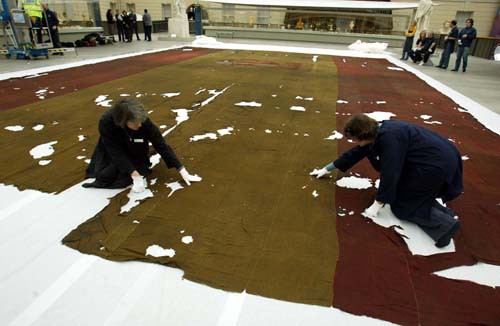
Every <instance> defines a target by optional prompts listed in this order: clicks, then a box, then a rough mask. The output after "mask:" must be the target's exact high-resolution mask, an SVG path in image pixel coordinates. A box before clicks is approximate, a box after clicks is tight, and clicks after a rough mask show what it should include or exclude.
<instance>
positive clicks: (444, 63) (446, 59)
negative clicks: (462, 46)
mask: <svg viewBox="0 0 500 326" xmlns="http://www.w3.org/2000/svg"><path fill="white" fill-rule="evenodd" d="M452 46H453V44H451V43H447V44H446V46H445V48H444V50H443V53H442V54H441V60H440V61H439V65H440V66H441V67H443V68H448V64H449V63H450V55H451V52H452V51H453V48H452Z"/></svg>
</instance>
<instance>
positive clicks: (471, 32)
mask: <svg viewBox="0 0 500 326" xmlns="http://www.w3.org/2000/svg"><path fill="white" fill-rule="evenodd" d="M465 25H466V27H465V28H464V29H462V30H461V31H460V32H459V33H458V49H457V60H456V61H455V68H454V69H452V70H451V71H455V72H456V71H458V69H459V68H460V63H461V61H462V58H463V66H462V71H463V72H466V71H467V62H468V60H467V59H468V58H469V52H470V47H471V45H472V41H474V39H475V38H476V36H477V32H476V29H475V28H474V27H472V26H473V25H474V20H473V19H472V18H469V19H467V20H466V21H465Z"/></svg>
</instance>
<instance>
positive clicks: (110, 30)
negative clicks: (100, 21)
mask: <svg viewBox="0 0 500 326" xmlns="http://www.w3.org/2000/svg"><path fill="white" fill-rule="evenodd" d="M106 21H107V22H108V34H109V35H115V17H113V12H112V11H111V9H108V11H106Z"/></svg>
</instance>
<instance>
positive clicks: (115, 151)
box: [83, 100, 201, 192]
mask: <svg viewBox="0 0 500 326" xmlns="http://www.w3.org/2000/svg"><path fill="white" fill-rule="evenodd" d="M149 143H151V144H152V145H153V147H154V149H155V150H156V151H157V152H158V154H160V156H161V157H162V159H163V160H164V161H165V163H166V164H167V168H172V167H175V168H176V169H177V170H178V171H179V173H180V174H181V176H182V178H183V179H184V181H185V182H186V184H188V185H190V184H191V182H198V181H201V178H200V177H198V176H197V175H190V174H189V173H188V172H187V170H186V168H185V167H184V166H183V165H182V164H181V163H180V161H179V159H178V158H177V156H176V155H175V153H174V151H173V149H172V148H171V147H170V146H169V145H168V144H167V143H166V142H165V139H164V138H163V136H162V134H161V133H160V131H159V129H158V128H157V127H156V125H155V124H154V123H153V122H152V121H151V120H150V119H149V118H148V115H147V112H146V109H145V108H144V106H143V105H142V104H141V103H139V102H138V101H136V100H121V101H119V102H117V103H116V104H115V105H114V106H113V108H112V109H110V110H108V111H106V112H105V113H104V114H103V115H102V117H101V119H100V120H99V141H98V143H97V146H96V148H95V150H94V153H93V154H92V159H91V161H90V164H89V166H88V168H87V170H86V177H87V178H95V181H94V182H91V183H85V184H83V186H84V187H86V188H91V187H93V188H108V189H116V188H124V187H127V186H129V185H130V184H133V187H132V190H133V191H134V192H142V191H144V190H145V186H146V184H145V179H144V177H145V176H148V175H150V174H151V172H152V171H151V162H150V159H149Z"/></svg>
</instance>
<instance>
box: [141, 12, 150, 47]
mask: <svg viewBox="0 0 500 326" xmlns="http://www.w3.org/2000/svg"><path fill="white" fill-rule="evenodd" d="M142 23H143V24H144V39H145V40H146V41H149V42H151V30H152V29H153V21H152V19H151V14H150V13H149V12H148V10H147V9H144V15H142Z"/></svg>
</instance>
